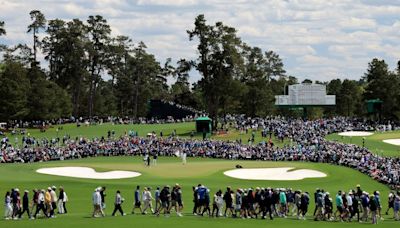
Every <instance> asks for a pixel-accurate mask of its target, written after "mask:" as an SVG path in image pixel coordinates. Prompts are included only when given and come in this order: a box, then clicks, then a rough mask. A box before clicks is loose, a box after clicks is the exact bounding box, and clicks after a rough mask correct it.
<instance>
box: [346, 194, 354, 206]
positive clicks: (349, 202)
mask: <svg viewBox="0 0 400 228" xmlns="http://www.w3.org/2000/svg"><path fill="white" fill-rule="evenodd" d="M346 199H347V205H348V206H353V199H352V198H351V196H350V195H347V196H346Z"/></svg>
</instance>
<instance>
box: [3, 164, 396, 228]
mask: <svg viewBox="0 0 400 228" xmlns="http://www.w3.org/2000/svg"><path fill="white" fill-rule="evenodd" d="M236 164H240V165H242V166H243V167H244V168H274V167H294V168H295V169H311V170H316V171H320V172H323V173H325V174H327V177H323V178H306V179H304V180H299V181H259V180H258V181H257V180H238V179H234V178H230V177H227V176H225V175H224V174H223V172H225V171H227V170H231V169H233V168H234V167H235V165H236ZM62 166H81V167H90V168H94V169H95V170H96V171H98V172H107V171H113V170H126V171H137V172H140V173H142V175H141V176H139V177H135V178H130V179H119V180H92V179H80V178H71V177H61V176H53V175H46V174H39V173H36V172H35V171H36V170H37V169H39V168H45V167H62ZM0 173H1V176H0V192H1V193H2V194H3V195H4V194H5V191H7V190H10V189H11V188H13V187H18V188H19V189H21V190H25V189H29V190H31V189H33V188H47V187H48V186H52V185H55V186H61V185H62V186H64V188H65V190H66V192H67V194H68V197H69V202H68V204H67V208H68V211H69V213H68V214H66V215H60V216H58V217H57V218H55V219H37V220H35V221H29V220H27V219H26V218H25V219H23V220H21V221H5V220H1V221H0V227H43V226H46V227H61V228H62V227H69V228H70V227H73V226H76V227H135V226H139V227H155V226H163V227H188V226H190V227H193V228H197V227H199V228H200V227H221V226H224V227H243V226H246V225H250V226H254V227H264V226H266V225H269V224H271V225H278V226H280V227H293V226H295V227H309V226H320V227H339V226H340V227H342V226H348V227H362V226H364V225H363V224H358V223H350V224H347V223H344V224H343V223H336V222H314V221H311V220H312V218H311V214H312V211H313V209H314V205H313V197H312V194H313V192H314V191H315V188H317V187H319V188H323V189H325V190H326V191H329V192H330V193H331V195H332V197H334V195H335V194H336V192H337V190H344V191H349V190H350V189H353V188H355V186H356V184H360V185H361V187H362V188H363V190H366V191H368V192H372V191H374V190H379V191H380V192H381V196H382V197H381V198H382V203H383V207H384V209H386V206H387V203H386V201H387V195H388V192H389V189H388V188H387V187H386V186H385V185H383V184H380V183H378V182H376V181H374V180H372V179H371V178H370V177H368V176H366V175H364V174H361V173H360V172H358V171H355V170H352V169H350V168H346V167H339V166H334V165H329V164H319V163H305V162H261V161H228V160H217V159H201V158H188V163H187V164H186V165H182V164H181V161H180V159H178V158H164V157H161V158H160V159H159V160H158V165H157V166H155V167H145V166H144V164H143V162H142V159H141V158H139V157H97V158H88V159H81V160H70V161H57V162H47V163H34V164H1V165H0ZM175 183H179V184H180V185H181V186H182V188H183V195H184V205H185V208H184V217H182V218H178V217H176V215H175V214H174V213H172V216H171V217H170V218H164V217H162V216H161V217H159V218H157V217H154V216H152V215H146V216H143V215H130V214H129V212H130V211H131V209H132V202H133V192H134V188H135V187H136V185H140V186H141V187H142V188H143V187H145V186H150V187H152V189H153V190H154V189H155V188H156V187H157V186H163V185H166V184H169V185H174V184H175ZM199 183H201V184H204V185H206V186H207V187H209V188H210V189H211V192H212V193H215V192H216V191H217V190H218V189H222V190H224V189H225V187H226V186H232V187H233V188H234V189H236V188H239V187H240V188H249V187H253V188H254V187H257V186H259V187H285V188H288V187H291V188H293V189H302V190H303V191H308V192H310V195H311V205H310V207H309V213H308V220H307V221H298V220H295V219H292V218H287V219H282V218H277V219H275V220H274V221H269V220H267V221H265V220H260V219H258V220H254V219H246V220H243V219H228V218H220V219H215V218H214V219H212V218H206V217H197V216H193V215H191V213H190V212H191V209H192V207H193V203H192V191H191V187H192V186H193V185H197V184H199ZM98 186H106V187H107V197H106V203H107V208H106V214H108V215H110V214H111V212H112V209H113V200H114V196H115V192H116V191H117V190H120V191H121V192H122V195H123V197H124V198H125V199H126V201H125V203H124V204H123V209H124V210H125V212H126V213H128V215H127V216H125V217H111V216H108V217H106V218H98V219H92V218H90V213H91V210H92V205H91V194H92V192H93V189H94V188H96V187H98ZM385 218H386V221H384V222H381V223H380V224H379V225H378V226H379V227H388V226H393V225H395V224H398V222H394V221H393V220H392V219H390V218H391V217H389V216H386V217H385Z"/></svg>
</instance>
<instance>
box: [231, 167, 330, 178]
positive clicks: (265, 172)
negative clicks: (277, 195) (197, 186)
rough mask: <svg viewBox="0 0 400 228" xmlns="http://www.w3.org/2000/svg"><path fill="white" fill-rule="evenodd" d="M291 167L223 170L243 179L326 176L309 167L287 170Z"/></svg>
mask: <svg viewBox="0 0 400 228" xmlns="http://www.w3.org/2000/svg"><path fill="white" fill-rule="evenodd" d="M292 169H294V168H290V167H284V168H255V169H233V170H229V171H226V172H224V174H225V175H226V176H229V177H233V178H237V179H243V180H303V179H304V178H321V177H326V174H325V173H322V172H319V171H316V170H311V169H299V170H294V171H291V172H288V171H289V170H292Z"/></svg>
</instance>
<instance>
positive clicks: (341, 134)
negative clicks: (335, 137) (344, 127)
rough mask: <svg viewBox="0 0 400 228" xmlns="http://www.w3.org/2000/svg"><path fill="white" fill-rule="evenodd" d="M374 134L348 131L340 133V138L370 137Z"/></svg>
mask: <svg viewBox="0 0 400 228" xmlns="http://www.w3.org/2000/svg"><path fill="white" fill-rule="evenodd" d="M373 134H374V133H372V132H367V131H346V132H342V133H339V135H340V136H370V135H373Z"/></svg>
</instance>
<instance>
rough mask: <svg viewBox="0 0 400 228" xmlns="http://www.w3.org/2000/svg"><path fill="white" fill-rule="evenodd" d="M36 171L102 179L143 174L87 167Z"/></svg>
mask: <svg viewBox="0 0 400 228" xmlns="http://www.w3.org/2000/svg"><path fill="white" fill-rule="evenodd" d="M36 172H38V173H42V174H49V175H55V176H63V177H76V178H86V179H100V180H106V179H107V180H108V179H123V178H132V177H137V176H140V175H141V174H140V173H138V172H131V171H109V172H96V171H95V170H94V169H92V168H87V167H54V168H41V169H38V170H36Z"/></svg>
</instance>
